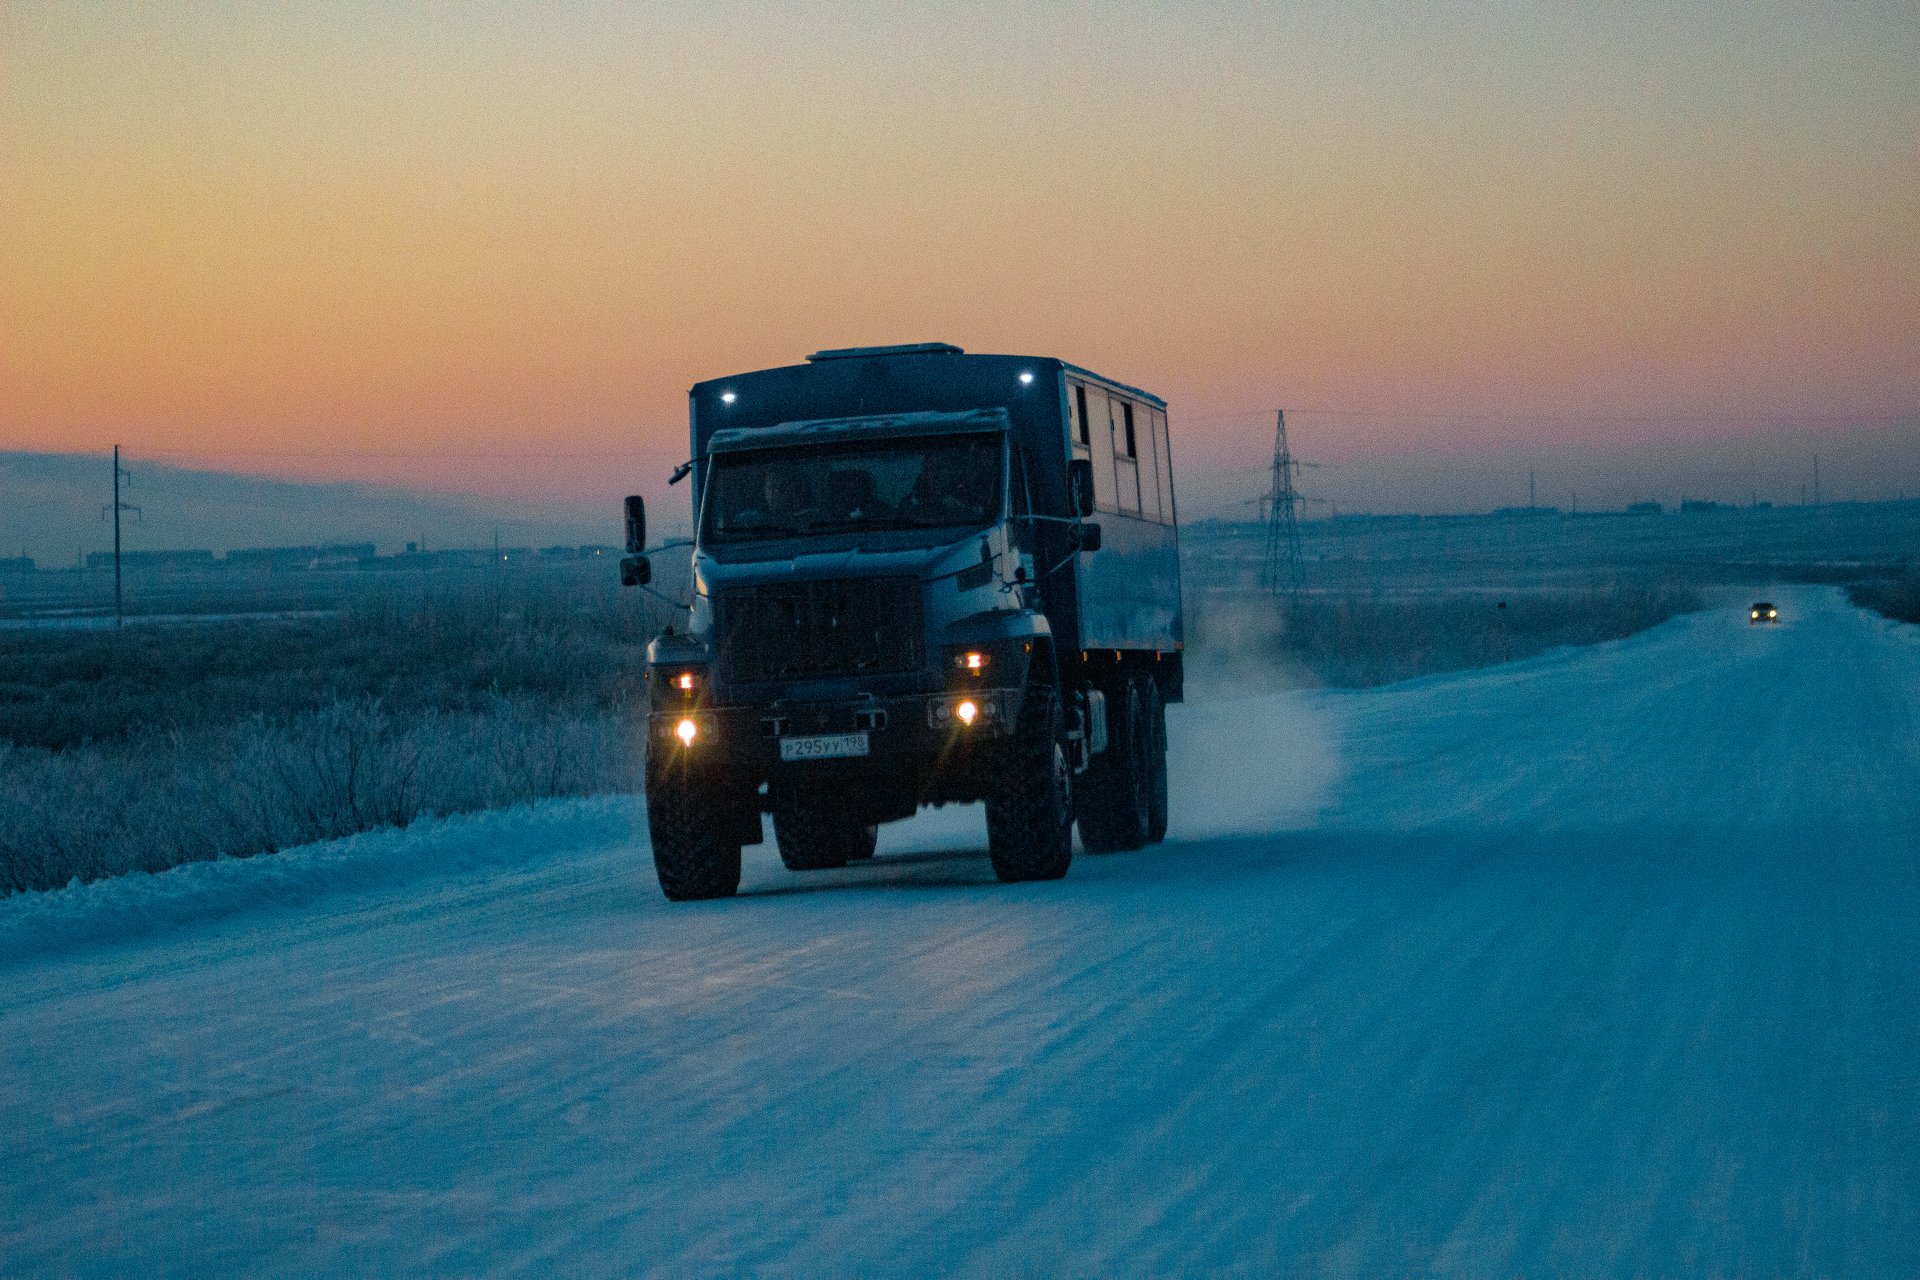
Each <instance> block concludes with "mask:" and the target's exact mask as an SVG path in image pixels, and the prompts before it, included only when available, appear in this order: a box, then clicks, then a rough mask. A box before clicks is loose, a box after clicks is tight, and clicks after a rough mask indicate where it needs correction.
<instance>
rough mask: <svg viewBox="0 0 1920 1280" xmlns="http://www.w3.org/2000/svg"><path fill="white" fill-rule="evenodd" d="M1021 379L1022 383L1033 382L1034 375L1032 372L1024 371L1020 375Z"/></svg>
mask: <svg viewBox="0 0 1920 1280" xmlns="http://www.w3.org/2000/svg"><path fill="white" fill-rule="evenodd" d="M1020 381H1021V383H1022V384H1025V383H1029V382H1032V381H1033V375H1032V374H1030V373H1023V374H1021V375H1020Z"/></svg>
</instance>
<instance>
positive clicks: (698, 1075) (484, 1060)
mask: <svg viewBox="0 0 1920 1280" xmlns="http://www.w3.org/2000/svg"><path fill="white" fill-rule="evenodd" d="M1768 594H1770V598H1772V599H1775V600H1776V601H1778V602H1779V603H1780V604H1781V605H1782V606H1783V609H1782V617H1783V622H1782V625H1780V626H1778V627H1777V628H1752V627H1749V626H1748V625H1747V624H1746V621H1745V617H1744V613H1743V612H1735V611H1732V610H1727V609H1720V610H1715V611H1710V612H1708V613H1704V614H1698V615H1693V616H1690V617H1685V618H1681V619H1677V620H1675V621H1673V622H1670V623H1667V624H1665V625H1663V626H1661V627H1658V628H1656V629H1654V630H1652V631H1649V632H1646V633H1643V634H1641V635H1639V636H1636V637H1634V638H1632V639H1629V640H1625V641H1619V642H1615V643H1611V644H1607V645H1603V646H1598V647H1594V648H1589V649H1581V650H1562V651H1557V652H1555V653H1551V654H1548V655H1545V656H1543V657H1539V658H1535V659H1532V660H1529V661H1526V662H1522V663H1517V664H1512V665H1509V666H1504V667H1496V668H1492V669H1487V670H1482V671H1477V672H1469V673H1464V674H1460V675H1454V676H1445V677H1434V678H1429V679H1426V680H1421V681H1415V682H1412V683H1408V684H1401V685H1395V686H1389V687H1386V688H1382V689H1376V690H1372V691H1368V692H1364V693H1331V694H1315V695H1284V694H1283V695H1272V696H1267V697H1262V698H1251V699H1247V700H1243V701H1236V702H1219V703H1212V704H1204V705H1201V704H1196V705H1190V706H1187V707H1183V708H1177V709H1175V711H1174V713H1173V716H1174V719H1173V722H1172V732H1173V752H1174V757H1173V759H1174V769H1175V787H1176V791H1175V825H1174V830H1173V833H1172V836H1171V838H1170V839H1169V841H1168V843H1167V844H1166V845H1164V846H1162V847H1160V848H1158V849H1154V850H1150V851H1148V852H1145V853H1141V854H1135V855H1121V856H1111V857H1102V858H1094V857H1082V858H1080V859H1078V860H1076V862H1075V864H1074V868H1073V871H1072V872H1071V874H1070V876H1069V877H1068V879H1067V880H1065V881H1064V882H1061V883H1058V884H1046V885H1025V886H1016V887H1003V886H1000V885H997V884H995V883H993V877H992V873H991V871H990V870H989V868H988V866H987V862H986V859H985V857H984V854H983V845H984V832H983V830H982V826H981V823H980V820H979V818H978V815H977V812H975V811H970V810H956V811H945V812H940V813H934V814H929V815H925V816H923V817H922V818H921V819H918V820H916V821H915V822H913V823H910V824H906V825H904V826H901V827H898V828H893V829H890V830H889V832H888V835H887V837H886V840H885V843H884V844H883V849H882V856H881V858H880V859H878V860H877V861H876V862H875V863H873V864H872V865H870V866H864V867H859V868H851V869H848V870H845V871H840V872H825V873H813V874H810V875H806V876H796V875H792V874H789V873H787V872H785V871H784V870H782V869H781V868H780V865H779V863H778V860H777V859H776V858H775V857H774V855H773V853H772V851H771V850H770V849H768V848H766V847H762V848H759V849H755V850H749V855H748V856H749V861H748V868H747V873H746V883H745V893H744V896H743V897H741V898H740V899H738V900H735V901H728V902H720V903H706V904H698V905H692V906H682V907H670V906H668V905H667V904H666V903H665V902H664V901H662V900H661V898H660V897H659V894H658V891H657V890H656V888H655V887H654V884H653V880H652V872H651V867H650V864H649V861H648V856H647V851H646V848H645V844H644V838H643V837H642V836H641V835H640V834H639V832H640V831H641V830H642V828H643V825H644V824H643V823H642V820H641V814H640V812H639V809H638V806H637V804H636V803H634V802H631V801H591V802H571V803H563V804H556V805H553V806H551V807H545V808H539V809H534V810H516V811H509V812H504V813H495V814H489V815H483V816H480V817H475V818H469V819H462V820H454V821H448V822H444V823H439V824H435V825H428V826H419V827H415V828H413V829H411V830H409V831H405V832H397V833H385V834H376V835H370V836H361V837H356V838H354V839H351V840H347V841H342V842H339V843H336V844H330V845H322V846H315V847H311V848H309V849H305V850H301V851H297V852H293V853H288V854H285V855H281V856H278V857H272V858H261V859H257V860H253V861H247V862H224V863H209V864H197V865H193V866H188V867H185V868H181V869H179V870H176V871H173V872H169V873H167V874H165V875H161V876H155V877H130V878H125V879H121V880H116V881H108V882H102V883H100V884H96V885H92V886H88V887H86V888H76V889H71V890H67V891H62V892H56V893H50V894H37V895H27V896H22V897H17V898H12V899H8V900H5V901H0V1055H4V1070H0V1274H5V1275H8V1276H21V1275H39V1274H76V1275H130V1274H157V1275H182V1276H189V1275H191V1276H204V1275H209V1274H221V1273H233V1272H252V1273H266V1274H289V1273H294V1274H299V1273H350V1274H352V1273H357V1274H375V1273H396V1272H399V1273H421V1272H436V1273H450V1274H492V1273H532V1274H549V1273H554V1272H561V1273H609V1274H625V1273H632V1272H645V1271H657V1272H661V1273H668V1274H676V1275H678V1274H688V1273H735V1272H785V1273H795V1274H815V1275H817V1274H895V1275H917V1274H930V1273H960V1274H978V1275H1004V1274H1085V1275H1116V1274H1118V1275H1128V1274H1168V1273H1182V1272H1184V1273H1196V1272H1209V1273H1221V1272H1225V1273H1242V1274H1253V1275H1270V1274H1277V1273H1282V1272H1285V1273H1288V1274H1328V1275H1354V1276H1367V1275H1379V1274H1404V1273H1407V1272H1410V1271H1412V1272H1447V1273H1465V1274H1498V1275H1511V1274H1534V1275H1541V1274H1576V1275H1594V1274H1619V1275H1640V1274H1645V1275H1708V1274H1733V1275H1756V1274H1780V1273H1793V1274H1815V1275H1836V1276H1839V1275H1847V1276H1866V1275H1914V1274H1920V641H1917V640H1916V638H1915V637H1916V631H1915V629H1914V628H1906V629H1904V630H1903V629H1901V628H1900V627H1898V626H1896V625H1895V624H1892V623H1888V622H1885V621H1883V620H1881V619H1879V618H1876V617H1874V616H1871V615H1868V614H1864V613H1861V612H1858V611H1856V610H1854V609H1852V608H1850V607H1848V606H1847V605H1846V604H1845V602H1844V600H1843V598H1842V597H1841V596H1840V595H1839V593H1837V592H1835V591H1832V590H1828V589H1820V588H1805V589H1787V588H1782V589H1778V590H1776V591H1773V592H1771V593H1768Z"/></svg>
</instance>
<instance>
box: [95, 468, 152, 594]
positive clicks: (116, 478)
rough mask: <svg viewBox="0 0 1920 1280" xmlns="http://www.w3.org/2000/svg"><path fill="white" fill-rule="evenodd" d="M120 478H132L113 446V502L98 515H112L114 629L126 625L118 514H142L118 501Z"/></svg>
mask: <svg viewBox="0 0 1920 1280" xmlns="http://www.w3.org/2000/svg"><path fill="white" fill-rule="evenodd" d="M122 476H126V478H127V479H129V480H131V479H132V478H133V477H132V476H130V475H128V474H127V472H126V471H125V470H124V469H122V467H121V466H120V446H119V445H115V446H113V502H112V504H111V505H109V506H107V507H106V508H104V509H103V510H102V511H101V512H100V514H101V515H102V516H103V517H104V516H105V515H107V513H108V512H111V513H112V514H113V625H114V626H116V627H119V626H125V625H126V610H125V608H124V605H123V603H122V597H121V594H120V513H121V512H122V511H131V512H133V514H135V515H143V514H144V513H143V512H142V511H141V510H140V508H138V507H136V506H134V505H133V504H131V503H127V502H122V501H120V478H121V477H122Z"/></svg>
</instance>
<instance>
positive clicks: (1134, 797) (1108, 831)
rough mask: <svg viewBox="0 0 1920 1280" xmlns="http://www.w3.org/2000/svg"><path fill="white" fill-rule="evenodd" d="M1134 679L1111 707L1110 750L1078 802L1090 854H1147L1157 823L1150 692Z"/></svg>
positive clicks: (1092, 767)
mask: <svg viewBox="0 0 1920 1280" xmlns="http://www.w3.org/2000/svg"><path fill="white" fill-rule="evenodd" d="M1151 687H1152V686H1151V683H1150V682H1148V681H1144V680H1139V679H1135V678H1132V677H1129V678H1128V679H1127V680H1126V681H1125V682H1123V683H1122V685H1121V687H1120V689H1119V690H1117V691H1116V692H1117V693H1118V696H1117V697H1113V698H1109V699H1108V701H1107V749H1106V750H1105V751H1102V752H1101V753H1100V754H1099V755H1097V756H1095V757H1094V758H1093V761H1092V762H1091V763H1090V764H1089V765H1088V766H1087V771H1086V774H1085V775H1084V776H1083V777H1082V778H1081V779H1080V792H1079V795H1078V796H1076V797H1075V799H1076V801H1077V802H1078V803H1077V806H1076V807H1077V809H1078V811H1079V818H1080V843H1082V844H1083V845H1085V846H1086V847H1087V852H1088V853H1123V852H1127V851H1129V850H1133V849H1139V848H1144V847H1145V846H1146V844H1147V841H1148V840H1149V839H1150V838H1151V829H1152V822H1153V812H1152V810H1153V805H1152V799H1153V797H1152V777H1151V759H1150V757H1151V756H1152V754H1153V751H1152V746H1153V720H1152V714H1151V711H1150V709H1149V707H1148V697H1147V689H1149V688H1151Z"/></svg>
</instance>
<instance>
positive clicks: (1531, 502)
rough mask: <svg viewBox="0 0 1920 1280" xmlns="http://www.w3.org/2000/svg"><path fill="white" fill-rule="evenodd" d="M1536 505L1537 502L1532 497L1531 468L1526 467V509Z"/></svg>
mask: <svg viewBox="0 0 1920 1280" xmlns="http://www.w3.org/2000/svg"><path fill="white" fill-rule="evenodd" d="M1538 505H1539V504H1538V503H1536V502H1535V501H1534V497H1533V468H1532V467H1528V468H1527V510H1529V511H1531V510H1533V509H1534V507H1536V506H1538Z"/></svg>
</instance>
